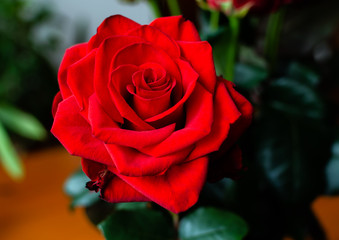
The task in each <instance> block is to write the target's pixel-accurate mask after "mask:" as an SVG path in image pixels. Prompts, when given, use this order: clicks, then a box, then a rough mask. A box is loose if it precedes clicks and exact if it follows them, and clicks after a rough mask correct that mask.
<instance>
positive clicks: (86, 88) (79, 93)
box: [67, 50, 96, 112]
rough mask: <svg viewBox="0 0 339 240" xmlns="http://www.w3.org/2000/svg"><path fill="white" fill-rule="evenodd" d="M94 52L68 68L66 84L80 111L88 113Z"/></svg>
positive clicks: (92, 83)
mask: <svg viewBox="0 0 339 240" xmlns="http://www.w3.org/2000/svg"><path fill="white" fill-rule="evenodd" d="M95 54H96V50H93V51H92V52H90V53H89V54H87V55H86V56H85V57H84V58H82V59H81V60H79V61H78V62H76V63H74V64H73V65H72V66H70V67H69V68H68V74H67V84H68V86H69V88H70V90H71V92H72V93H73V95H74V97H75V98H76V100H77V102H78V104H79V106H80V108H81V111H83V110H85V111H86V112H87V111H88V98H89V96H91V95H92V94H93V91H94V86H93V85H94V64H95Z"/></svg>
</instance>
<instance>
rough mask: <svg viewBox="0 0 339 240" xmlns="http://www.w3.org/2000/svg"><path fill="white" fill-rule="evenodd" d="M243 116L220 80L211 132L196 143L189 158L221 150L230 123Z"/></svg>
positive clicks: (215, 96)
mask: <svg viewBox="0 0 339 240" xmlns="http://www.w3.org/2000/svg"><path fill="white" fill-rule="evenodd" d="M240 116H241V113H240V112H239V111H238V109H237V106H236V105H235V104H234V102H233V99H232V98H231V96H230V95H229V93H228V91H227V90H226V87H225V84H224V82H221V81H219V82H218V85H217V88H216V92H215V95H214V117H213V119H214V122H213V126H212V129H211V133H210V134H209V135H207V136H206V137H205V138H203V139H201V140H200V141H198V142H197V143H196V147H195V149H194V151H193V152H192V153H191V155H190V157H189V159H188V160H192V159H195V158H197V157H201V156H204V155H207V154H209V153H211V152H214V151H217V150H219V148H220V146H221V144H222V143H223V142H224V141H225V139H226V138H227V135H228V133H229V130H230V124H232V123H234V122H235V121H236V120H238V118H239V117H240Z"/></svg>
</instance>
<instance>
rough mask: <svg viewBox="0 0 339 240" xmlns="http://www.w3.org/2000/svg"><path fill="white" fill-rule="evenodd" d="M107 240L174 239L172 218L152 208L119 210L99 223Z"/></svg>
mask: <svg viewBox="0 0 339 240" xmlns="http://www.w3.org/2000/svg"><path fill="white" fill-rule="evenodd" d="M98 228H99V229H100V230H101V231H102V233H103V234H104V236H105V238H106V239H107V240H113V239H114V240H174V239H175V232H174V228H173V227H172V223H171V219H170V218H166V216H165V215H164V214H163V213H162V212H158V211H155V210H151V209H138V210H134V211H127V210H119V211H116V212H114V213H113V214H112V215H111V216H109V217H108V218H107V219H106V220H104V221H103V222H101V223H100V224H99V225H98Z"/></svg>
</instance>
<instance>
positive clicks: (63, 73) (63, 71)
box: [58, 43, 87, 99]
mask: <svg viewBox="0 0 339 240" xmlns="http://www.w3.org/2000/svg"><path fill="white" fill-rule="evenodd" d="M86 54H87V43H81V44H77V45H74V46H73V47H70V48H68V49H67V50H66V51H65V55H64V57H63V59H62V61H61V64H60V67H59V72H58V81H59V87H60V92H61V95H62V98H63V99H66V98H67V97H69V96H71V95H72V93H71V91H70V89H69V87H68V85H67V70H68V67H69V66H71V65H72V64H73V63H75V62H77V61H79V60H80V59H81V58H83V57H84V56H86Z"/></svg>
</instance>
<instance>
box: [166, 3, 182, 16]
mask: <svg viewBox="0 0 339 240" xmlns="http://www.w3.org/2000/svg"><path fill="white" fill-rule="evenodd" d="M167 4H168V8H169V11H170V13H171V15H172V16H178V15H181V11H180V6H179V2H178V1H177V0H167Z"/></svg>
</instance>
